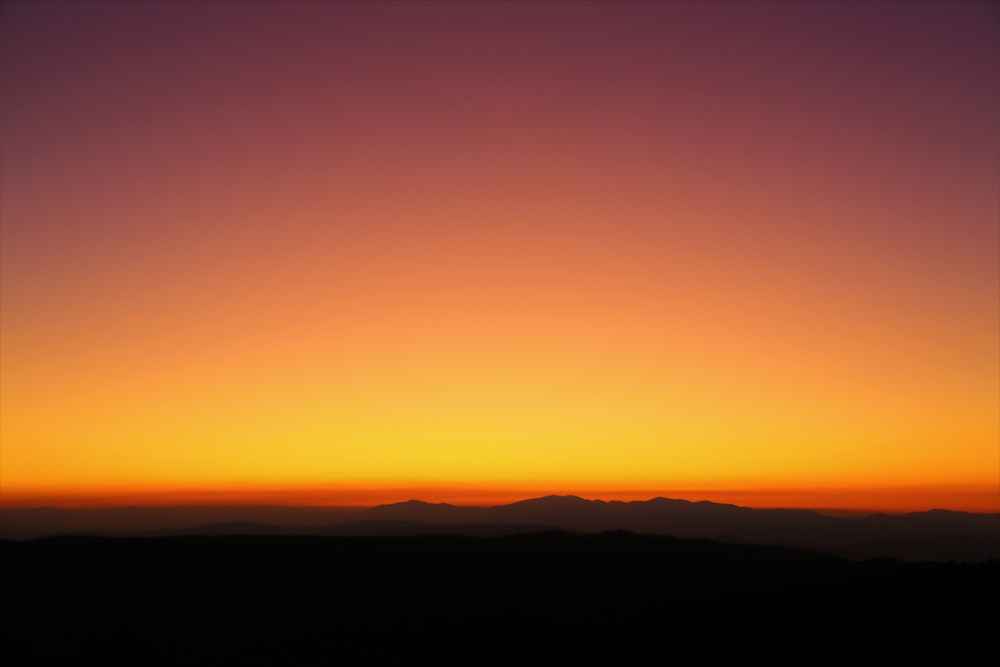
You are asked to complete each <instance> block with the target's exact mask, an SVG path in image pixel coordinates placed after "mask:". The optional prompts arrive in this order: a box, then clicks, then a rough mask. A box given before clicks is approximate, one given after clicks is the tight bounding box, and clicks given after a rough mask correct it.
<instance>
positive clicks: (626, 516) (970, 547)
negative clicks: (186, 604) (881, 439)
mask: <svg viewBox="0 0 1000 667" xmlns="http://www.w3.org/2000/svg"><path fill="white" fill-rule="evenodd" d="M545 530H560V531H569V532H576V533H598V532H605V531H615V530H624V531H630V532H635V533H643V534H651V535H669V536H674V537H683V538H702V539H712V540H723V541H728V542H739V543H749V544H766V545H775V546H786V547H795V548H805V549H811V550H818V551H822V552H825V553H829V554H832V555H836V556H839V557H844V558H850V559H855V560H863V559H870V558H879V557H890V558H897V559H901V560H911V561H915V560H926V561H952V560H953V561H968V562H980V561H986V560H991V559H1000V514H971V513H967V512H954V511H949V510H939V509H938V510H931V511H928V512H916V513H910V514H903V515H886V514H872V515H868V516H828V515H823V514H820V513H818V512H815V511H812V510H802V509H752V508H749V507H742V506H738V505H730V504H722V503H714V502H709V501H697V502H691V501H688V500H682V499H672V498H663V497H655V498H651V499H649V500H634V501H618V500H611V501H605V500H588V499H585V498H581V497H579V496H574V495H549V496H543V497H538V498H528V499H525V500H520V501H517V502H513V503H509V504H506V505H497V506H491V507H480V506H461V505H451V504H448V503H429V502H425V501H422V500H417V499H413V500H408V501H405V502H400V503H392V504H384V505H378V506H375V507H370V508H317V507H274V506H259V507H205V508H190V507H184V508H171V507H132V508H107V509H88V510H82V509H78V510H61V509H54V508H44V509H7V510H3V511H2V512H0V538H4V539H13V540H28V539H33V538H37V537H44V536H52V535H66V534H82V535H124V534H146V535H152V534H159V535H182V534H194V535H222V534H225V535H235V534H247V535H289V534H296V535H370V536H374V535H428V534H455V535H479V536H486V535H510V534H516V533H534V532H540V531H545Z"/></svg>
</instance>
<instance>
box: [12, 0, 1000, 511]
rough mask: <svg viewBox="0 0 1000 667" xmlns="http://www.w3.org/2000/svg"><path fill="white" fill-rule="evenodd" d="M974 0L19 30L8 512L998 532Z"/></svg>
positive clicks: (994, 376)
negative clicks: (759, 511)
mask: <svg viewBox="0 0 1000 667" xmlns="http://www.w3.org/2000/svg"><path fill="white" fill-rule="evenodd" d="M998 7H1000V6H998V5H997V4H996V3H990V2H961V1H958V2H917V1H914V2H878V1H875V2H808V1H805V2H754V1H753V0H748V1H740V2H736V1H733V2H725V1H718V2H715V1H709V2H684V1H677V2H670V1H664V2H615V3H604V2H582V1H581V2H572V1H562V2H531V3H529V2H486V1H483V2H388V1H384V2H383V1H375V2H297V1H295V0H286V1H278V0H274V1H269V2H254V1H252V0H251V1H250V2H239V3H237V2H224V1H219V2H212V1H204V2H183V1H178V2H143V1H141V0H138V1H130V2H125V1H122V2H97V1H94V2H82V3H81V2H77V3H71V2H46V1H44V0H43V1H39V2H21V1H14V2H5V3H3V5H2V6H0V224H2V226H0V241H2V244H0V260H2V264H0V278H2V281H0V297H2V301H0V315H2V320H0V323H2V330H0V353H2V354H0V505H2V506H3V507H25V506H38V505H55V506H93V505H108V504H116V503H117V504H123V503H124V504H143V503H147V504H150V503H151V504H156V503H161V504H162V503H172V504H183V503H193V502H276V503H286V504H360V503H374V502H388V501H393V500H406V499H408V498H412V497H419V498H421V499H426V500H434V501H447V502H468V503H479V504H490V503H493V502H501V501H507V500H515V499H519V498H523V497H529V496H532V495H538V494H548V493H575V494H578V495H584V496H586V497H593V498H603V499H612V498H619V499H640V498H648V497H654V496H666V497H675V498H686V499H691V500H701V499H707V500H718V501H722V502H736V503H737V504H744V505H749V506H790V507H813V508H818V507H824V508H843V509H852V508H853V509H865V510H868V509H870V510H879V511H918V510H925V509H931V508H944V509H955V510H964V511H989V512H997V511H1000V222H998V221H1000V122H998V118H1000V9H998Z"/></svg>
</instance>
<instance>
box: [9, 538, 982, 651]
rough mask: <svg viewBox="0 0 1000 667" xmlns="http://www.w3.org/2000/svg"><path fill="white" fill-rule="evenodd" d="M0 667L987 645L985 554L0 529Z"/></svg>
mask: <svg viewBox="0 0 1000 667" xmlns="http://www.w3.org/2000/svg"><path fill="white" fill-rule="evenodd" d="M0 553H2V556H3V569H2V572H3V599H4V607H5V608H6V609H8V610H9V611H10V612H11V613H8V614H7V620H6V622H5V623H6V625H5V630H4V645H3V655H4V656H5V657H14V658H17V659H16V660H14V661H13V662H10V663H8V664H32V665H34V664H102V665H119V664H121V665H124V664H128V665H150V666H152V665H289V666H292V665H357V664H376V665H380V664H385V665H452V664H453V665H459V664H461V665H479V664H545V663H547V664H569V663H571V662H584V663H585V664H590V663H592V662H595V661H596V662H604V663H606V664H636V663H638V662H639V661H642V662H644V663H646V662H658V663H670V662H676V661H691V660H698V661H707V662H712V663H715V662H718V661H720V660H740V661H753V662H757V661H759V660H764V661H766V662H767V663H769V664H775V663H779V664H796V665H800V664H827V663H829V662H830V661H831V660H835V661H844V660H850V661H851V662H864V663H871V662H878V661H887V662H888V661H891V662H893V663H898V662H900V661H903V660H908V659H915V658H920V659H921V660H924V661H926V660H928V659H930V660H934V659H940V660H942V661H944V660H946V661H947V663H948V664H963V663H969V664H970V663H971V662H972V660H973V659H976V660H982V658H983V657H984V656H988V655H996V652H997V648H996V644H995V628H996V622H997V620H998V612H997V605H996V600H998V599H1000V595H998V594H1000V564H998V563H997V562H995V561H990V562H984V563H975V564H968V563H904V562H901V561H894V560H888V559H879V560H874V561H865V562H858V561H853V560H846V559H842V558H837V557H834V556H830V555H827V554H823V553H819V552H813V551H806V550H796V549H789V548H782V547H766V546H757V545H737V544H725V543H720V542H713V541H708V540H697V539H679V538H671V537H665V536H656V535H643V534H636V533H630V532H624V531H614V532H607V533H597V534H582V535H574V534H569V533H562V532H548V533H533V534H523V535H510V536H502V537H470V536H447V535H440V536H413V537H318V536H298V537H295V536H284V537H274V536H226V537H218V536H212V537H207V536H186V537H169V538H165V537H161V538H96V537H75V538H74V537H61V538H46V539H40V540H35V541H25V542H11V541H6V542H0Z"/></svg>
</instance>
